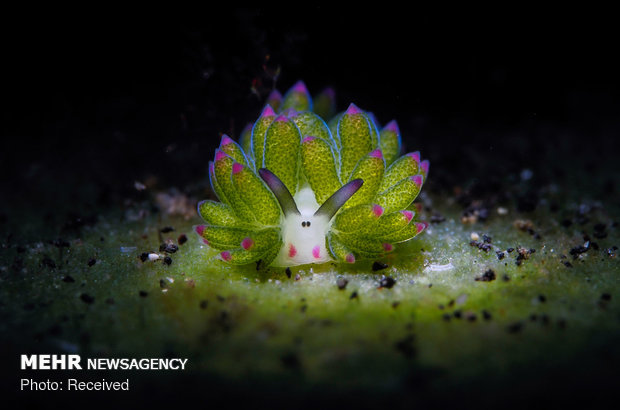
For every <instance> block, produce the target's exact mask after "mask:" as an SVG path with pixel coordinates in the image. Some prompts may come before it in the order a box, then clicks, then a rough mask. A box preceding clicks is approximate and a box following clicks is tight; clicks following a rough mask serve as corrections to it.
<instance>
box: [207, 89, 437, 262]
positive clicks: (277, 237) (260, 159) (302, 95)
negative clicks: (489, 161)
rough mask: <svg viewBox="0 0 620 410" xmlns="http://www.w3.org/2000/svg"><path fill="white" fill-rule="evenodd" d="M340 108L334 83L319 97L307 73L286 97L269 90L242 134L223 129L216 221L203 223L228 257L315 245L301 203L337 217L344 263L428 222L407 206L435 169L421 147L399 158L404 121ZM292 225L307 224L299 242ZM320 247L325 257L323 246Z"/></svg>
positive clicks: (330, 244) (337, 255)
mask: <svg viewBox="0 0 620 410" xmlns="http://www.w3.org/2000/svg"><path fill="white" fill-rule="evenodd" d="M335 108H336V105H335V94H334V92H333V90H331V89H326V90H324V91H323V92H322V93H320V94H319V95H317V96H315V98H314V100H313V98H312V97H311V96H310V94H309V93H308V91H307V89H306V86H305V84H304V83H303V82H301V81H300V82H298V83H296V84H295V85H294V86H293V87H291V89H290V90H288V91H287V92H286V94H285V95H284V97H282V95H281V94H280V93H279V92H278V91H277V90H274V91H273V92H272V93H271V94H270V95H269V97H268V100H267V105H266V106H265V108H264V109H263V111H262V113H261V115H260V117H259V118H258V119H257V120H256V122H255V123H254V124H252V125H248V126H247V127H245V129H244V130H243V131H242V133H241V135H240V138H239V143H237V142H235V141H233V140H232V139H231V138H229V137H228V136H226V135H224V136H222V140H221V143H220V147H219V149H218V150H217V151H216V155H215V160H214V161H213V162H210V163H209V179H210V182H211V187H212V188H213V191H214V193H215V195H216V196H217V198H218V199H219V201H220V202H217V201H212V200H207V201H202V202H200V203H199V205H198V213H199V214H200V215H201V216H202V218H203V219H204V220H205V221H206V223H207V225H200V226H197V227H196V232H197V233H198V234H199V235H200V236H201V237H202V239H203V240H204V241H205V243H208V244H209V246H210V247H212V248H214V249H217V250H219V251H221V252H220V254H219V258H220V259H221V260H223V261H225V262H228V263H231V264H235V265H243V264H248V263H253V262H257V263H258V262H259V261H260V263H258V265H257V266H268V265H269V264H271V263H273V262H274V261H276V260H278V261H279V262H278V263H279V264H282V263H283V260H284V261H286V254H287V253H289V254H290V255H293V254H294V253H295V251H294V249H299V248H302V247H303V246H307V245H306V244H304V242H305V240H304V230H303V225H301V224H300V223H299V221H302V220H303V221H305V220H309V219H310V218H312V216H311V214H307V216H304V215H306V214H303V215H301V214H299V211H298V210H297V208H296V207H297V206H299V209H303V210H304V212H309V207H310V208H312V206H314V207H315V208H313V209H314V211H316V210H317V209H318V207H320V206H321V205H323V204H325V207H323V208H322V210H321V211H319V212H320V213H321V214H320V215H321V216H320V217H318V216H317V218H319V219H320V218H325V219H324V220H325V221H328V222H329V224H327V225H325V226H326V230H327V231H326V232H325V238H324V241H323V242H324V248H323V249H326V250H327V252H328V253H329V255H330V256H331V258H332V259H334V260H336V261H338V262H343V263H353V262H355V261H357V260H359V259H364V258H378V257H381V256H383V255H385V254H386V253H388V252H392V251H393V250H394V244H397V243H400V242H404V241H408V240H410V239H411V238H413V237H415V236H416V235H418V234H419V233H420V232H422V231H423V230H424V229H425V228H426V227H427V226H428V224H427V223H425V222H420V221H418V220H417V215H416V213H415V212H413V211H411V210H408V209H413V207H412V203H413V201H414V200H415V198H416V197H417V195H418V194H419V192H420V190H421V188H422V185H423V183H424V181H425V180H426V178H427V175H428V168H429V163H428V161H426V160H425V161H422V160H421V157H420V153H419V152H413V153H409V154H406V155H403V156H401V157H399V155H400V153H401V149H402V143H401V135H400V130H399V128H398V125H397V124H396V121H390V122H389V123H388V124H387V125H385V126H384V127H381V126H380V125H379V123H378V121H377V120H376V118H375V117H374V115H373V114H372V113H370V112H367V111H364V110H361V109H360V108H358V107H357V106H355V105H354V104H351V105H350V106H349V108H348V109H347V110H346V111H344V112H341V113H339V114H336V115H335V113H336V109H335ZM263 168H265V169H266V170H268V171H266V170H265V169H263ZM259 171H260V172H259ZM263 178H265V179H263ZM278 181H280V182H278ZM345 185H346V187H345ZM343 187H344V188H343ZM306 188H307V189H306ZM341 188H342V189H341ZM308 189H309V190H308ZM272 190H273V191H272ZM286 190H288V191H289V192H290V195H288V194H287V193H286ZM308 192H311V194H310V195H311V197H312V198H311V199H310V198H309V197H308ZM335 193H337V195H334V194H335ZM291 195H292V199H291ZM330 198H331V199H330ZM336 198H337V199H336ZM328 199H329V200H328ZM293 201H295V202H297V201H301V203H298V204H295V203H294V202H293ZM308 201H311V202H308ZM312 203H314V205H312ZM317 204H318V205H317ZM282 206H285V207H286V208H287V209H286V212H284V211H283V209H282ZM327 207H329V210H327ZM314 211H312V212H314ZM287 215H288V216H287ZM317 215H319V213H317ZM332 215H333V216H332ZM330 217H331V220H329V218H330ZM291 218H292V219H291ZM295 218H297V219H295ZM289 219H290V220H289ZM319 219H317V220H315V223H316V222H317V221H319ZM291 221H296V222H295V223H294V224H293V225H290V223H291ZM304 223H305V222H304ZM286 224H289V225H288V228H287V229H289V231H287V232H289V233H288V234H286V235H288V236H286V235H284V233H283V232H284V229H285V226H287V225H286ZM298 224H299V226H298ZM291 226H292V227H293V229H298V230H299V231H298V232H297V233H296V234H294V235H292V236H293V237H294V238H295V239H294V240H297V241H300V242H299V243H285V241H286V238H287V237H290V236H291V233H290V228H291ZM321 237H322V236H321ZM312 238H313V239H312V240H316V238H315V237H312ZM289 240H290V239H289ZM315 243H316V242H313V243H312V246H314V244H315ZM291 245H293V246H292V247H291ZM315 248H316V249H317V250H316V251H315V250H313V252H316V253H317V258H318V255H319V254H321V253H322V251H321V250H320V247H315ZM291 249H293V250H291ZM283 255H284V256H283ZM285 265H286V264H285ZM278 266H281V265H278Z"/></svg>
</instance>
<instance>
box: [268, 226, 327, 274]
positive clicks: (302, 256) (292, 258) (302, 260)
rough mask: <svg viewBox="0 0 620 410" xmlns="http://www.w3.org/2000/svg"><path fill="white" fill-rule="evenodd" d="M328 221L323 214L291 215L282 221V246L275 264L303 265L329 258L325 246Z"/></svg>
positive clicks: (324, 260)
mask: <svg viewBox="0 0 620 410" xmlns="http://www.w3.org/2000/svg"><path fill="white" fill-rule="evenodd" d="M328 231H329V221H328V220H327V218H326V217H323V216H318V217H316V216H314V215H312V214H310V215H301V214H300V215H291V216H289V217H286V218H284V221H283V223H282V242H283V247H282V250H281V251H280V253H279V254H278V257H277V258H276V260H275V261H274V264H275V265H276V266H291V265H305V264H307V263H323V262H327V261H329V260H331V258H330V256H329V253H328V251H327V248H326V247H325V237H326V235H327V232H328Z"/></svg>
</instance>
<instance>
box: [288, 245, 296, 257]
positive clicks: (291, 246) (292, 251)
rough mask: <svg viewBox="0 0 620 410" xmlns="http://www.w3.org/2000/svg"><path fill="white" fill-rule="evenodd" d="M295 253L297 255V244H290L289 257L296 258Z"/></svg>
mask: <svg viewBox="0 0 620 410" xmlns="http://www.w3.org/2000/svg"><path fill="white" fill-rule="evenodd" d="M295 255H297V249H296V248H295V245H293V244H290V245H289V246H288V257H289V258H294V257H295Z"/></svg>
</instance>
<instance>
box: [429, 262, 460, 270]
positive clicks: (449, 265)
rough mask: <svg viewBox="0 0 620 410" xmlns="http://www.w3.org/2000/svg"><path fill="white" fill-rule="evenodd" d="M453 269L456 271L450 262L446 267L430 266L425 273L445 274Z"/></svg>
mask: <svg viewBox="0 0 620 410" xmlns="http://www.w3.org/2000/svg"><path fill="white" fill-rule="evenodd" d="M451 269H454V265H452V262H448V263H446V264H445V265H435V264H430V265H428V267H427V268H426V269H425V271H429V272H443V271H447V270H451Z"/></svg>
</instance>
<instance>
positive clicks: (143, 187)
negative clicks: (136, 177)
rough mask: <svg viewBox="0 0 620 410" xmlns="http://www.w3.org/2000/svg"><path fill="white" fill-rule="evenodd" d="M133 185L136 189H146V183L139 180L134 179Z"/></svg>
mask: <svg viewBox="0 0 620 410" xmlns="http://www.w3.org/2000/svg"><path fill="white" fill-rule="evenodd" d="M133 187H134V188H136V190H137V191H144V190H145V189H146V185H144V184H143V183H142V182H140V181H135V182H134V183H133Z"/></svg>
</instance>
